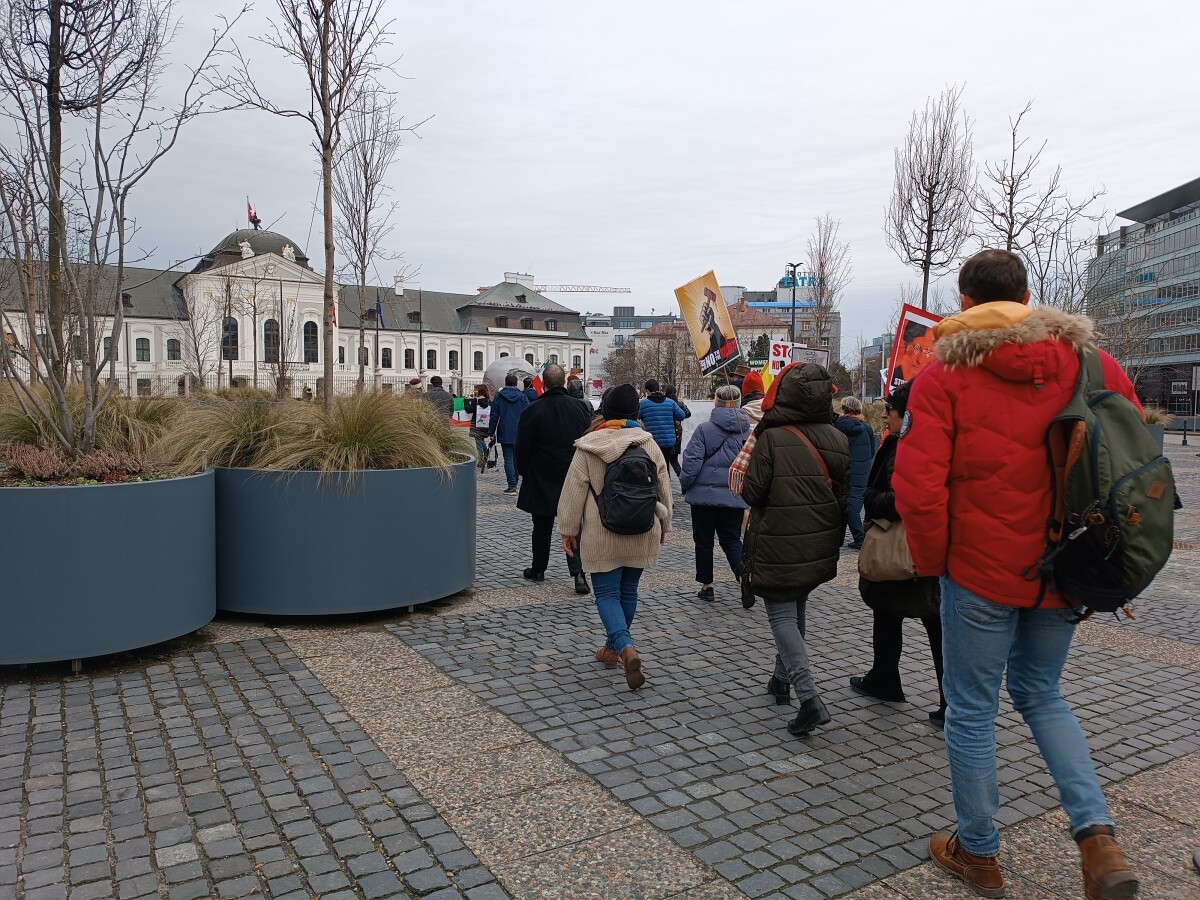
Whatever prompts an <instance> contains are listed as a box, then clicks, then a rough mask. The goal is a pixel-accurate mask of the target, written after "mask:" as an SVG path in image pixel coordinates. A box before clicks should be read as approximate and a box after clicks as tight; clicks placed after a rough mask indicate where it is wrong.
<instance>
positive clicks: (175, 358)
mask: <svg viewBox="0 0 1200 900" xmlns="http://www.w3.org/2000/svg"><path fill="white" fill-rule="evenodd" d="M181 351H182V347H181V346H180V344H179V338H167V362H179V361H180V360H181V359H183V353H182V352H181Z"/></svg>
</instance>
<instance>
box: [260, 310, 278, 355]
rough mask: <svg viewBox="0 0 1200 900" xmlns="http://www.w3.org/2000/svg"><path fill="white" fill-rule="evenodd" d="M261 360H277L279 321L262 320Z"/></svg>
mask: <svg viewBox="0 0 1200 900" xmlns="http://www.w3.org/2000/svg"><path fill="white" fill-rule="evenodd" d="M263 362H269V363H277V362H279V323H278V322H277V321H275V320H274V319H267V321H265V322H263Z"/></svg>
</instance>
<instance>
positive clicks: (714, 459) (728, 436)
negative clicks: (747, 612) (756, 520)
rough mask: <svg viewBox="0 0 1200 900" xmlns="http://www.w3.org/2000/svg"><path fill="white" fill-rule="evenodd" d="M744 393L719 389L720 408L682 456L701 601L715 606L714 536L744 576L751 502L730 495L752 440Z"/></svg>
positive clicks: (681, 481) (735, 573)
mask: <svg viewBox="0 0 1200 900" xmlns="http://www.w3.org/2000/svg"><path fill="white" fill-rule="evenodd" d="M741 396H742V395H741V391H739V390H738V389H737V388H735V387H734V386H733V385H732V384H723V385H721V386H720V387H719V388H717V394H716V398H715V403H716V405H715V406H714V407H713V411H712V415H711V416H709V419H708V421H707V422H704V423H702V424H701V425H700V426H699V427H697V428H696V430H695V431H694V432H693V433H692V437H691V440H689V441H688V445H687V449H686V450H685V451H684V453H683V466H682V470H681V472H680V475H679V486H680V487H681V488H682V489H683V499H684V500H686V501H687V502H688V503H689V504H690V505H691V512H692V540H693V541H694V542H695V544H696V581H698V582H699V583H700V591H699V593H698V594H697V595H696V596H697V597H699V598H700V599H701V600H706V601H708V602H709V603H711V602H712V601H713V600H715V599H716V591H715V590H714V589H713V536H714V535H716V537H717V539H718V540H719V541H720V543H721V551H722V552H723V553H724V554H725V559H726V561H727V562H728V563H729V568H730V569H731V570H732V571H733V576H734V578H740V577H741V575H742V518H743V516H744V515H745V512H746V502H745V501H744V500H743V499H742V498H741V497H739V496H738V495H737V494H735V493H733V492H732V491H731V490H729V467H730V466H731V465H732V464H733V461H734V459H736V458H737V455H738V451H740V450H741V449H742V445H743V444H744V443H745V442H746V439H747V438H749V437H750V419H749V418H748V417H747V415H746V413H745V411H744V410H742V409H739V408H738V404H739V402H740V401H741Z"/></svg>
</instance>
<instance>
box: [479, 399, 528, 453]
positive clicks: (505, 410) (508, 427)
mask: <svg viewBox="0 0 1200 900" xmlns="http://www.w3.org/2000/svg"><path fill="white" fill-rule="evenodd" d="M527 406H529V398H528V397H526V396H525V394H524V393H523V392H522V391H521V390H520V388H515V387H505V388H502V389H501V391H500V393H498V394H497V395H496V397H495V399H494V400H492V419H491V421H490V422H489V423H488V434H489V435H490V436H491V437H494V438H495V439H496V441H497V442H498V443H501V444H515V443H516V442H517V423H518V422H519V421H520V420H521V413H523V412H524V411H525V408H526V407H527Z"/></svg>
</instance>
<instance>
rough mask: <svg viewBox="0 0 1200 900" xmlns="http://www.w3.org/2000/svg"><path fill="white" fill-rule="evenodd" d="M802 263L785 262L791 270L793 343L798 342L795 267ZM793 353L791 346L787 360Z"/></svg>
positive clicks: (793, 356)
mask: <svg viewBox="0 0 1200 900" xmlns="http://www.w3.org/2000/svg"><path fill="white" fill-rule="evenodd" d="M802 265H804V263H802V262H798V263H788V264H787V268H788V269H789V270H791V273H792V334H791V337H792V343H793V344H796V343H799V342H798V341H797V340H796V267H797V266H802ZM795 355H796V354H795V348H794V347H793V348H792V353H791V354H790V356H789V361H790V360H791V359H794V358H795Z"/></svg>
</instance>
